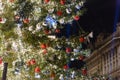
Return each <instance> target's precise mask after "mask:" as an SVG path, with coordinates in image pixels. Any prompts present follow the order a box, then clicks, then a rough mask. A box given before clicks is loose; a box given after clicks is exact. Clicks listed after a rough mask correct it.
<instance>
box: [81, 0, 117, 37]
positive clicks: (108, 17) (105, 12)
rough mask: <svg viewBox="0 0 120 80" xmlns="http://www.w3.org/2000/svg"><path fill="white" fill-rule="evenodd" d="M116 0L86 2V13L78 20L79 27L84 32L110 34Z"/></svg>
mask: <svg viewBox="0 0 120 80" xmlns="http://www.w3.org/2000/svg"><path fill="white" fill-rule="evenodd" d="M115 1H116V0H88V1H87V2H86V6H85V7H86V8H87V12H85V14H84V15H83V16H81V18H80V25H81V26H82V28H83V29H84V30H85V31H94V33H95V35H97V34H99V33H100V32H112V31H113V24H114V16H115Z"/></svg>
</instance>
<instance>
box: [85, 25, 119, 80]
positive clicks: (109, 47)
mask: <svg viewBox="0 0 120 80" xmlns="http://www.w3.org/2000/svg"><path fill="white" fill-rule="evenodd" d="M101 44H102V45H101V46H100V47H99V48H97V49H95V50H94V51H93V53H92V54H91V55H90V57H88V58H86V59H85V61H86V65H87V68H88V75H89V76H93V75H107V76H109V77H111V78H112V80H120V25H119V24H118V27H117V30H116V32H114V33H113V34H112V35H111V36H109V37H108V38H107V39H105V40H104V41H103V42H101Z"/></svg>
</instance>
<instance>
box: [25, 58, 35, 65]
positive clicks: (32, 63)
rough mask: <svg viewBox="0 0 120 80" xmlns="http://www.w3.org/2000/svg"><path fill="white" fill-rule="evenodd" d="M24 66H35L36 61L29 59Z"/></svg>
mask: <svg viewBox="0 0 120 80" xmlns="http://www.w3.org/2000/svg"><path fill="white" fill-rule="evenodd" d="M26 64H27V66H30V65H35V64H36V61H35V59H31V60H30V61H28V62H27V63H26Z"/></svg>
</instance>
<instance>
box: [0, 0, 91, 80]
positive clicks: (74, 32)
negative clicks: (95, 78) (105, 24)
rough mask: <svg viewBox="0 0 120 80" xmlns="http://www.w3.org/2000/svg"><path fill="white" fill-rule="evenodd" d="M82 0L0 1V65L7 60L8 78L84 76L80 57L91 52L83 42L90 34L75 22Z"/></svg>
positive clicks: (40, 79)
mask: <svg viewBox="0 0 120 80" xmlns="http://www.w3.org/2000/svg"><path fill="white" fill-rule="evenodd" d="M84 2H85V1H84V0H34V1H33V0H7V1H5V0H2V1H1V2H0V6H1V7H0V8H1V9H0V10H1V12H0V46H1V48H0V49H1V50H0V51H1V52H0V56H1V57H0V65H2V63H4V62H7V63H8V73H7V77H8V80H11V79H12V80H17V79H19V80H49V79H50V80H59V79H60V80H70V79H74V80H78V79H80V78H81V79H82V78H86V77H85V76H86V75H87V72H86V68H85V66H84V64H85V62H84V61H83V59H84V58H85V57H87V56H89V54H90V53H91V50H90V49H89V48H88V47H87V46H86V45H87V43H88V42H89V39H88V38H89V37H92V36H91V33H90V34H88V33H87V32H84V30H82V28H81V27H80V25H79V22H78V20H79V19H80V16H81V15H83V13H84V12H85V9H84V8H83V6H84ZM1 67H2V66H1ZM0 74H1V73H0ZM81 76H82V77H81Z"/></svg>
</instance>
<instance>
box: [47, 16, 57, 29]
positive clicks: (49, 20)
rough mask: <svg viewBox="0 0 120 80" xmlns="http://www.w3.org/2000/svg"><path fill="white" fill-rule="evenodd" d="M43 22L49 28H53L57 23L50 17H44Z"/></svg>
mask: <svg viewBox="0 0 120 80" xmlns="http://www.w3.org/2000/svg"><path fill="white" fill-rule="evenodd" d="M45 21H46V23H47V24H48V25H49V28H53V27H54V26H55V25H56V24H57V21H56V20H55V19H54V18H52V17H51V16H50V15H48V16H47V17H46V19H45Z"/></svg>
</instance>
